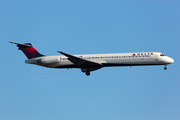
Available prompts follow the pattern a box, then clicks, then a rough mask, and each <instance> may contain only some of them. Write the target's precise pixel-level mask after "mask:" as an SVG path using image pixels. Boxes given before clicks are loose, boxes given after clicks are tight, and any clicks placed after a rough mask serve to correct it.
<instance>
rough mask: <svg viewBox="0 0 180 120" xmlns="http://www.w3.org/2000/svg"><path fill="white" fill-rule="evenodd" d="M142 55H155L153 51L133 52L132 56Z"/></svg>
mask: <svg viewBox="0 0 180 120" xmlns="http://www.w3.org/2000/svg"><path fill="white" fill-rule="evenodd" d="M140 55H142V56H143V55H144V56H146V55H153V53H133V54H132V56H140Z"/></svg>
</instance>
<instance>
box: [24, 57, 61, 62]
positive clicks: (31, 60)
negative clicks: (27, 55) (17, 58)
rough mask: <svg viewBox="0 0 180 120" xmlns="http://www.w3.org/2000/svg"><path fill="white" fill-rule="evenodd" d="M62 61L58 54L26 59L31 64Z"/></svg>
mask: <svg viewBox="0 0 180 120" xmlns="http://www.w3.org/2000/svg"><path fill="white" fill-rule="evenodd" d="M60 62H61V58H60V57H57V56H50V57H42V58H40V59H29V60H25V63H29V64H55V63H60Z"/></svg>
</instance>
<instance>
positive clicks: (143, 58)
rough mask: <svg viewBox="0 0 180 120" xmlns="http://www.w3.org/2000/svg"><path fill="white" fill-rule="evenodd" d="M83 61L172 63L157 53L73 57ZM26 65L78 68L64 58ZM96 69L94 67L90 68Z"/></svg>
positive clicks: (109, 63)
mask: <svg viewBox="0 0 180 120" xmlns="http://www.w3.org/2000/svg"><path fill="white" fill-rule="evenodd" d="M74 56H76V57H80V58H82V59H85V60H89V61H93V62H96V63H99V64H101V65H102V67H108V66H142V65H167V64H171V63H173V62H174V60H173V59H172V58H170V57H168V56H165V55H164V54H163V55H162V53H159V52H142V53H114V54H86V55H74ZM25 62H26V63H28V64H36V65H40V66H44V67H50V68H79V67H78V66H76V65H75V64H74V63H72V62H71V61H69V60H68V58H67V57H66V56H43V57H37V58H33V59H29V60H26V61H25ZM92 67H96V66H92Z"/></svg>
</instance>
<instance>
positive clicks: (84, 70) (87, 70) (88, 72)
mask: <svg viewBox="0 0 180 120" xmlns="http://www.w3.org/2000/svg"><path fill="white" fill-rule="evenodd" d="M81 71H82V72H85V73H86V75H87V76H89V75H90V71H89V69H88V68H81Z"/></svg>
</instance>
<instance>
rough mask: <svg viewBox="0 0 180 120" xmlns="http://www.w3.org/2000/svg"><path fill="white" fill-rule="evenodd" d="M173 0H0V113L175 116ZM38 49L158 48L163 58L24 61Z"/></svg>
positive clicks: (7, 116) (100, 118)
mask: <svg viewBox="0 0 180 120" xmlns="http://www.w3.org/2000/svg"><path fill="white" fill-rule="evenodd" d="M179 6H180V1H179V0H146V1H144V0H121V1H120V0H90V1H87V0H86V1H85V0H70V1H69V0H64V1H61V0H49V1H47V0H1V1H0V23H1V24H0V45H1V47H0V55H1V57H0V66H1V67H0V119H1V120H180V78H179V77H178V75H179V74H180V70H179V69H180V60H179V59H180V57H179V54H178V53H179V50H180V24H179V22H180V7H179ZM8 41H14V42H19V43H32V44H33V46H34V47H35V48H36V49H37V50H38V51H39V52H40V53H42V54H45V55H59V53H57V52H56V51H63V52H67V53H69V54H73V55H74V54H97V53H124V52H125V53H126V52H127V53H128V52H142V51H144V52H151V51H152V52H163V53H165V54H166V55H167V56H169V57H172V58H173V59H174V60H175V62H174V63H173V64H171V65H169V66H168V69H167V71H164V66H142V67H131V68H130V67H110V68H103V69H101V70H97V71H94V72H92V73H91V75H90V76H86V75H84V74H83V73H82V72H81V70H79V69H69V70H66V69H50V68H44V67H40V66H35V65H29V64H25V62H24V60H25V59H26V57H25V55H24V54H23V53H22V52H21V51H18V50H17V47H16V46H15V45H12V44H9V43H8Z"/></svg>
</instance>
